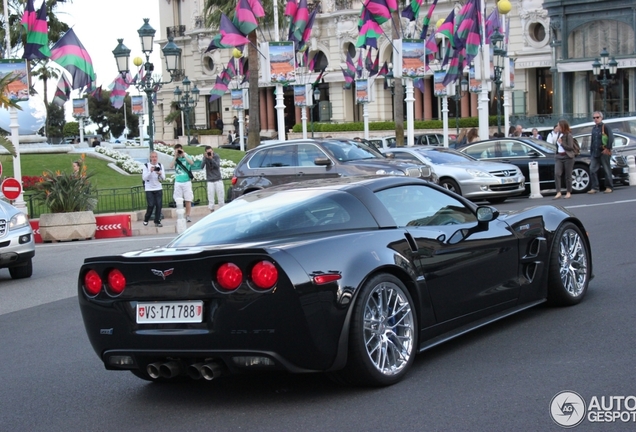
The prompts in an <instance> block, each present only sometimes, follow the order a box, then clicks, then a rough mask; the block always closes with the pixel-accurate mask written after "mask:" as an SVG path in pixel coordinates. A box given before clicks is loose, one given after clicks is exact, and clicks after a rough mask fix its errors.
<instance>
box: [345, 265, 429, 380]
mask: <svg viewBox="0 0 636 432" xmlns="http://www.w3.org/2000/svg"><path fill="white" fill-rule="evenodd" d="M417 328H418V327H417V316H416V313H415V308H414V303H413V300H412V299H411V295H410V294H409V292H408V290H407V289H406V287H405V286H404V284H403V283H402V282H401V281H400V280H399V279H398V278H396V277H395V276H393V275H390V274H386V273H384V274H378V275H376V276H374V277H372V278H371V279H370V280H369V281H367V282H366V283H365V284H364V286H363V287H362V288H361V290H360V294H359V296H358V299H357V300H356V304H355V305H354V310H353V316H352V322H351V335H350V340H349V360H348V362H347V366H346V368H345V369H344V370H343V371H341V373H340V377H341V378H342V380H346V381H347V382H350V383H353V384H363V385H369V386H388V385H392V384H395V383H397V382H398V381H400V380H401V379H402V378H404V376H405V375H406V373H407V372H408V370H409V368H410V367H411V365H412V364H413V361H414V360H415V354H416V352H417V348H416V347H417V345H416V343H417Z"/></svg>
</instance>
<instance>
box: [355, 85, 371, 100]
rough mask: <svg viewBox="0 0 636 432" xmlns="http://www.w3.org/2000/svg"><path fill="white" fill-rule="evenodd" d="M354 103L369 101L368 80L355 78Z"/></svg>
mask: <svg viewBox="0 0 636 432" xmlns="http://www.w3.org/2000/svg"><path fill="white" fill-rule="evenodd" d="M356 103H359V104H365V103H369V81H368V80H365V79H362V80H356Z"/></svg>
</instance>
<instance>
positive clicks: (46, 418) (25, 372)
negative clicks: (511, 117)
mask: <svg viewBox="0 0 636 432" xmlns="http://www.w3.org/2000/svg"><path fill="white" fill-rule="evenodd" d="M550 198H551V197H546V198H543V199H538V200H529V199H525V198H524V199H514V200H510V202H507V203H505V204H502V205H499V206H497V207H498V208H499V209H501V210H509V209H520V208H524V207H526V206H529V205H538V204H553V203H556V202H557V201H552V200H551V199H550ZM558 203H559V204H561V205H567V206H568V207H569V208H570V209H571V210H572V211H573V212H574V213H575V214H576V215H577V216H578V217H580V218H581V219H582V220H583V222H584V223H585V224H586V227H587V228H588V231H589V233H590V236H591V240H592V246H593V253H594V273H595V278H594V279H593V281H592V282H591V284H590V290H589V292H588V295H587V297H586V299H585V300H584V301H583V302H582V303H581V304H580V305H578V306H575V307H570V308H559V309H553V308H549V307H538V308H534V309H531V310H528V311H525V312H523V313H521V314H519V315H516V316H513V317H510V318H508V319H505V320H502V321H499V322H497V323H495V324H492V325H490V326H487V327H485V328H482V329H479V330H477V331H474V332H472V333H470V334H467V335H465V336H462V337H460V338H458V339H455V340H453V341H451V342H449V343H446V344H444V345H441V346H439V347H437V348H434V349H432V350H429V351H427V352H425V353H423V354H421V355H420V356H418V358H417V360H416V362H415V365H414V367H413V369H412V371H411V372H410V374H409V375H408V377H407V378H406V379H405V380H404V381H402V382H401V383H399V384H397V385H394V386H392V387H389V388H383V389H360V388H347V387H341V386H338V385H336V384H333V383H331V382H330V381H329V380H328V379H326V378H325V377H324V376H322V375H320V374H316V375H287V374H273V375H243V376H230V377H226V378H221V379H219V380H218V381H213V382H199V381H197V382H193V381H186V382H183V383H171V384H164V385H162V384H154V383H146V382H144V381H141V380H139V379H138V378H136V377H134V376H133V375H132V374H130V373H127V372H111V371H106V370H104V368H103V365H102V364H101V362H100V361H99V359H98V358H97V356H96V355H95V353H94V352H93V351H92V348H91V347H90V344H89V342H88V339H87V337H86V334H85V332H84V328H83V324H82V320H81V317H80V313H79V308H78V304H77V299H76V279H77V271H78V269H79V266H80V263H81V262H82V260H83V258H84V257H85V256H90V255H102V254H107V253H116V252H122V251H125V250H130V249H133V248H137V247H141V246H150V245H154V244H161V243H164V242H165V240H166V239H167V238H166V237H164V238H134V239H125V240H94V241H90V242H75V243H62V244H47V245H41V246H38V248H37V252H36V258H35V261H34V275H33V277H32V278H31V279H28V280H25V281H24V280H23V281H12V280H11V279H10V278H9V275H8V271H6V270H0V395H1V396H2V402H1V403H0V430H1V431H106V430H117V431H136V432H140V431H188V432H190V431H212V430H214V431H238V430H249V431H303V432H307V431H340V430H342V431H387V430H389V431H424V430H426V431H513V430H519V431H547V430H555V431H556V430H562V428H561V427H559V426H557V425H556V424H555V423H554V422H553V421H552V419H551V417H550V415H549V405H550V401H551V399H552V398H553V397H554V396H555V395H556V394H557V393H558V392H560V391H563V390H571V391H575V392H577V393H579V394H580V395H581V396H582V397H583V398H584V399H585V400H587V401H589V400H590V398H592V397H593V396H597V397H598V398H599V399H600V397H601V396H605V397H609V396H630V395H632V396H635V395H636V386H635V385H634V373H635V369H636V365H635V362H634V356H633V352H634V351H633V349H634V348H633V347H634V341H636V326H634V312H633V310H634V308H635V307H636V306H635V305H636V290H634V281H633V279H634V276H636V270H635V266H636V264H635V261H636V260H634V240H633V233H634V228H633V225H634V219H635V217H634V215H636V188H633V187H632V188H627V187H623V188H618V189H616V190H615V192H614V193H613V194H608V195H603V194H597V195H593V196H592V195H587V194H586V195H575V196H574V197H573V198H572V199H570V200H560V201H558ZM635 429H636V421H631V422H627V423H623V422H621V421H618V422H614V423H602V424H598V423H591V422H589V421H588V420H585V421H583V423H582V424H581V425H580V426H578V427H576V428H575V430H593V431H597V430H604V431H622V430H630V431H632V430H635Z"/></svg>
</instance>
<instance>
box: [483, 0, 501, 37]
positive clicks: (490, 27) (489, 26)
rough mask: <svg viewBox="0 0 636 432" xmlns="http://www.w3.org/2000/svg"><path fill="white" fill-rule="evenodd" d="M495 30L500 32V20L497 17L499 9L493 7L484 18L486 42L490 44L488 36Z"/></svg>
mask: <svg viewBox="0 0 636 432" xmlns="http://www.w3.org/2000/svg"><path fill="white" fill-rule="evenodd" d="M495 30H497V31H499V32H500V33H501V20H500V18H499V9H498V8H497V6H495V7H494V9H493V10H492V12H491V13H490V15H488V18H486V35H485V36H486V44H487V45H488V44H490V37H491V36H492V34H493V33H494V32H495Z"/></svg>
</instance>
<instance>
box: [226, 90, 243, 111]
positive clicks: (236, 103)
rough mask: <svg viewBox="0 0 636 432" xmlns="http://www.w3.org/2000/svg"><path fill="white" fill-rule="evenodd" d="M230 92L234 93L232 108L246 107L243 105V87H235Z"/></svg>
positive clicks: (240, 108)
mask: <svg viewBox="0 0 636 432" xmlns="http://www.w3.org/2000/svg"><path fill="white" fill-rule="evenodd" d="M230 93H231V95H232V109H235V110H242V109H245V107H244V105H243V89H233V90H232V91H231V92H230Z"/></svg>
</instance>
